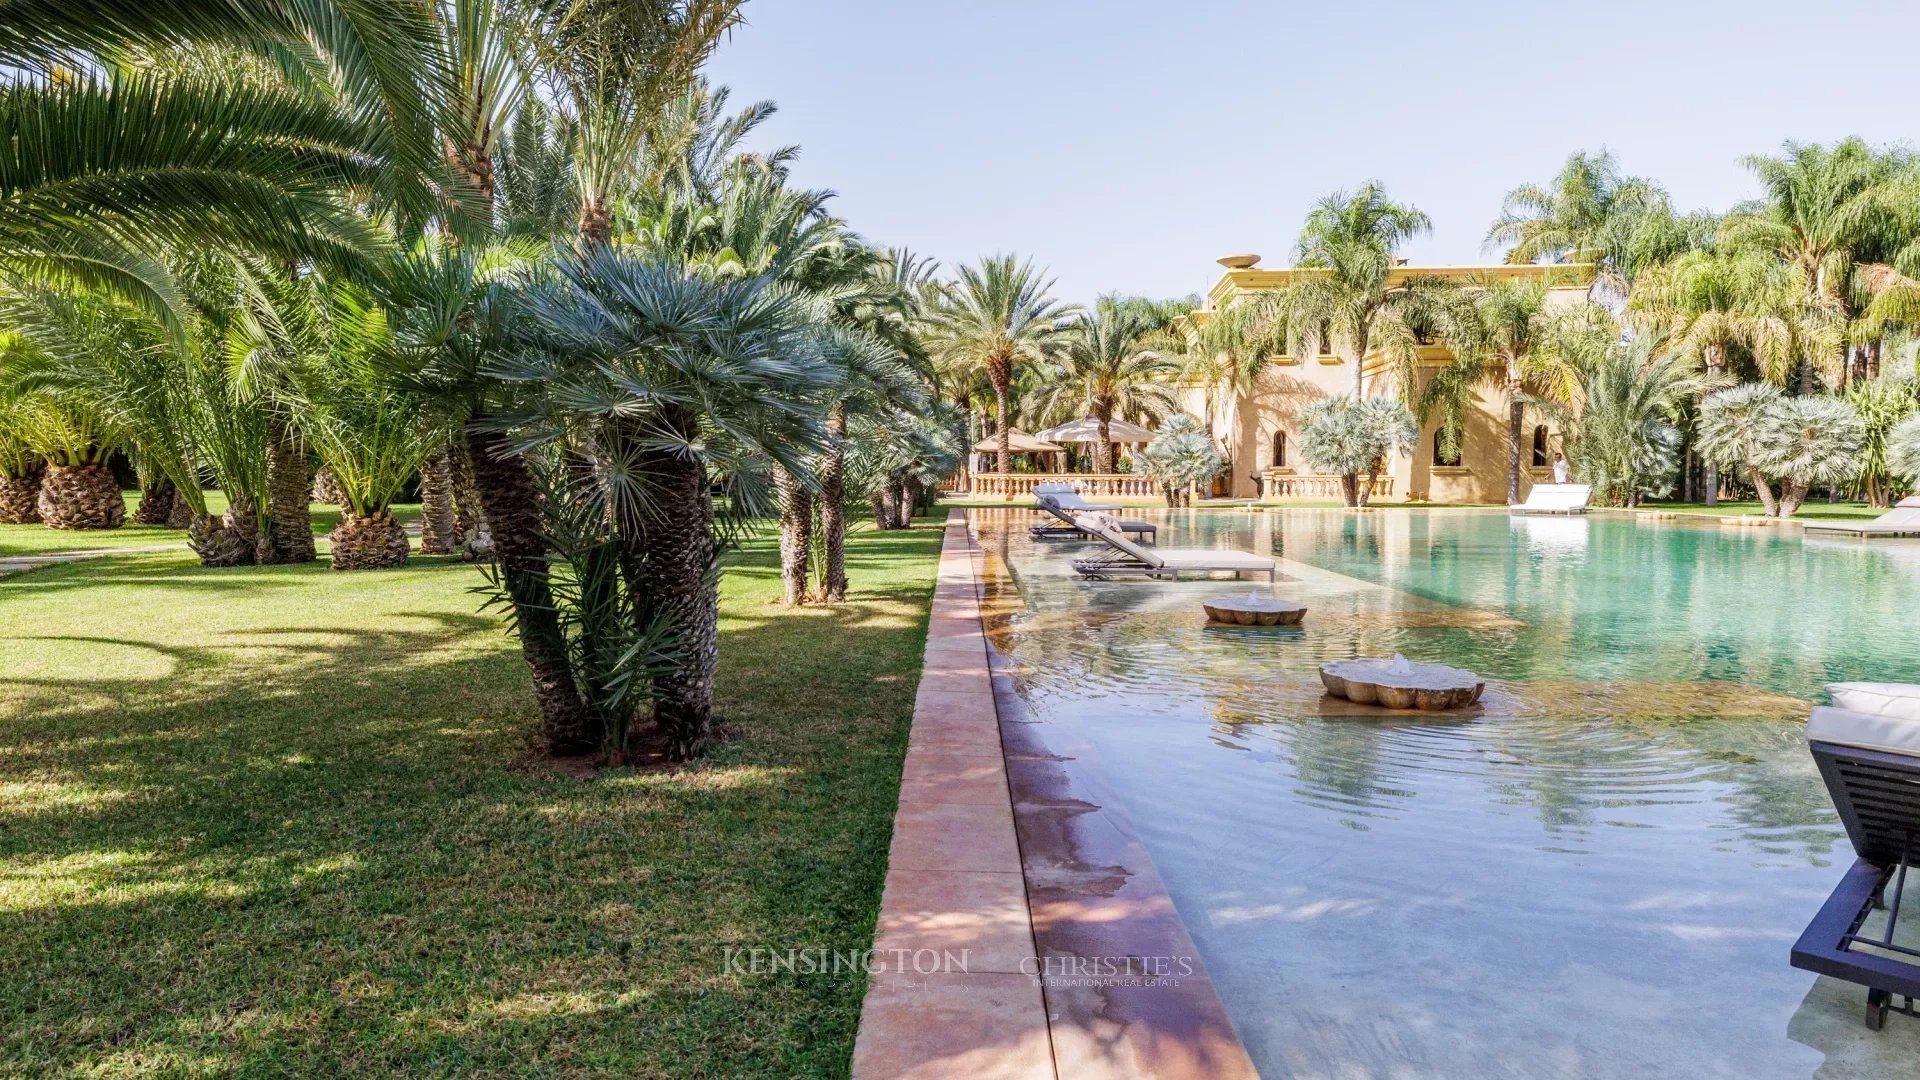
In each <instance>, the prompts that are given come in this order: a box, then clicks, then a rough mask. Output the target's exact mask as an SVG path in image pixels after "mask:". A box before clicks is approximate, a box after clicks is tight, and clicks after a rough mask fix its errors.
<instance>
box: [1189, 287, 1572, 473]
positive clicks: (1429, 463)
mask: <svg viewBox="0 0 1920 1080" xmlns="http://www.w3.org/2000/svg"><path fill="white" fill-rule="evenodd" d="M1220 261H1221V263H1222V265H1224V266H1226V267H1227V270H1226V272H1225V273H1224V274H1222V275H1221V276H1220V279H1219V280H1218V281H1216V282H1215V283H1214V285H1213V288H1212V289H1210V290H1209V291H1208V292H1207V297H1206V303H1205V305H1204V306H1203V307H1201V308H1200V310H1198V311H1196V312H1195V313H1194V316H1193V317H1194V319H1195V321H1197V322H1204V321H1205V320H1207V319H1209V318H1211V317H1212V315H1213V313H1214V312H1217V311H1220V310H1223V309H1224V308H1226V307H1227V306H1228V305H1230V304H1233V303H1236V302H1239V301H1241V300H1243V299H1244V298H1245V297H1247V296H1249V295H1250V294H1255V293H1260V292H1263V291H1266V290H1270V289H1279V288H1284V287H1286V286H1287V285H1289V284H1291V283H1292V282H1293V281H1295V280H1296V279H1297V277H1298V276H1300V275H1304V274H1312V273H1315V271H1312V270H1298V269H1275V270H1264V269H1259V268H1257V267H1255V266H1253V265H1251V264H1252V263H1253V262H1256V261H1257V259H1255V257H1253V256H1236V257H1231V258H1227V259H1222V260H1220ZM1412 277H1439V278H1447V279H1451V280H1455V281H1458V282H1460V283H1461V284H1462V285H1465V286H1467V287H1472V286H1474V285H1476V284H1483V283H1487V282H1493V281H1499V280H1514V279H1521V280H1527V279H1532V280H1542V281H1545V282H1547V283H1548V285H1549V288H1550V290H1551V291H1550V294H1549V300H1548V302H1549V304H1552V305H1556V306H1558V305H1572V304H1577V303H1580V302H1581V301H1583V300H1584V299H1585V298H1586V295H1587V291H1588V289H1589V287H1590V286H1591V285H1592V281H1593V273H1592V269H1591V268H1590V267H1582V266H1566V265H1558V266H1442V267H1436V266H1401V267H1398V268H1396V269H1395V270H1394V271H1393V277H1392V278H1391V279H1390V284H1391V283H1392V282H1397V281H1403V280H1406V279H1407V278H1412ZM1453 359H1454V356H1453V354H1452V353H1451V352H1450V351H1448V350H1447V348H1446V347H1445V346H1444V345H1441V344H1434V345H1429V346H1425V347H1423V348H1422V349H1421V352H1420V376H1419V377H1420V385H1421V387H1422V388H1423V389H1424V388H1425V386H1426V383H1427V381H1428V380H1430V379H1431V378H1432V377H1433V374H1434V373H1435V372H1437V371H1439V370H1440V369H1441V368H1443V367H1445V366H1446V365H1448V364H1450V363H1452V362H1453ZM1268 361H1269V362H1268V364H1267V367H1266V369H1265V370H1264V371H1263V372H1262V374H1261V375H1260V377H1259V378H1258V379H1257V380H1256V381H1255V382H1254V384H1253V385H1252V386H1251V387H1249V388H1246V389H1244V390H1237V389H1235V388H1233V387H1230V386H1227V385H1225V384H1219V385H1213V386H1207V385H1202V384H1193V385H1188V386H1186V387H1184V388H1183V398H1182V402H1181V404H1182V407H1183V408H1184V409H1185V410H1186V411H1187V412H1189V413H1191V414H1192V415H1194V416H1195V417H1198V418H1201V419H1202V420H1204V421H1206V422H1207V423H1208V424H1209V425H1211V427H1212V430H1213V435H1214V438H1215V440H1216V441H1217V442H1218V443H1219V444H1220V446H1221V448H1222V450H1223V451H1224V452H1225V453H1226V455H1227V457H1228V460H1229V461H1230V462H1231V470H1230V471H1231V475H1230V476H1229V477H1226V478H1223V480H1222V481H1221V482H1220V483H1219V485H1218V486H1217V487H1216V489H1215V494H1217V495H1225V496H1230V497H1233V498H1242V499H1245V498H1262V499H1269V500H1287V499H1330V498H1339V497H1340V486H1339V479H1338V478H1337V477H1331V476H1327V475H1324V474H1318V473H1316V472H1315V471H1314V470H1313V469H1312V468H1310V467H1309V466H1307V465H1306V463H1305V462H1303V461H1301V460H1300V455H1299V445H1300V423H1299V413H1300V410H1301V408H1302V407H1304V406H1305V405H1307V404H1308V403H1310V402H1312V401H1315V400H1318V399H1320V398H1325V397H1332V396H1338V395H1342V394H1349V393H1351V392H1352V388H1353V366H1352V365H1353V361H1351V360H1349V359H1346V358H1344V357H1342V356H1338V355H1334V354H1333V353H1332V352H1331V351H1329V352H1326V353H1323V355H1320V356H1313V357H1296V356H1284V355H1279V356H1272V357H1269V358H1268ZM1363 363H1364V365H1365V366H1364V368H1363V372H1362V373H1363V377H1364V386H1365V388H1366V393H1367V394H1368V396H1373V395H1377V394H1385V393H1389V392H1390V390H1389V388H1388V386H1387V385H1386V379H1385V378H1384V371H1383V369H1384V363H1383V358H1382V357H1381V356H1380V355H1379V354H1378V353H1377V352H1376V353H1374V354H1372V355H1369V356H1368V357H1366V358H1365V359H1364V361H1363ZM1526 423H1527V427H1526V443H1525V448H1524V451H1523V454H1524V456H1523V458H1522V462H1521V463H1522V465H1523V467H1524V475H1523V478H1522V482H1521V496H1522V497H1523V498H1524V497H1525V495H1526V489H1527V487H1529V486H1530V485H1531V483H1532V482H1534V481H1537V480H1545V479H1547V478H1548V477H1549V476H1550V475H1551V462H1552V459H1553V455H1554V454H1555V453H1557V452H1559V450H1560V447H1561V439H1560V432H1559V431H1558V430H1557V428H1556V427H1555V426H1554V424H1553V423H1552V422H1551V421H1550V420H1548V419H1546V418H1543V417H1536V416H1534V415H1533V414H1532V413H1529V414H1528V417H1527V422H1526ZM1439 426H1440V421H1439V418H1438V417H1430V418H1429V419H1428V420H1427V422H1426V423H1425V425H1424V426H1423V427H1422V429H1421V433H1420V439H1419V441H1418V442H1417V443H1416V444H1415V448H1414V452H1413V453H1412V454H1397V455H1395V456H1394V458H1393V460H1391V461H1389V462H1388V463H1387V469H1386V471H1385V473H1384V474H1383V475H1382V477H1381V479H1380V482H1379V483H1378V484H1377V485H1376V487H1375V489H1374V498H1375V499H1378V500H1383V501H1393V502H1399V501H1405V500H1414V501H1429V502H1452V503H1461V502H1464V503H1504V502H1505V501H1506V498H1507V412H1506V401H1505V395H1504V393H1503V391H1502V390H1501V389H1500V388H1499V387H1497V386H1483V387H1480V388H1479V389H1477V390H1476V391H1475V393H1474V399H1473V405H1472V407H1471V408H1470V409H1469V410H1468V411H1467V416H1466V427H1465V434H1464V438H1463V440H1462V445H1461V448H1460V453H1459V455H1458V456H1457V457H1446V456H1443V455H1442V454H1441V452H1440V446H1439V439H1438V434H1439Z"/></svg>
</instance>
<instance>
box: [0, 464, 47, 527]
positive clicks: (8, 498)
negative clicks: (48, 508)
mask: <svg viewBox="0 0 1920 1080" xmlns="http://www.w3.org/2000/svg"><path fill="white" fill-rule="evenodd" d="M43 470H44V467H43V466H40V465H37V464H36V465H34V466H33V467H32V468H29V469H28V470H26V471H25V472H23V473H19V474H17V475H16V474H13V473H6V472H0V525H34V524H38V523H39V521H40V508H39V507H38V506H36V505H35V503H37V502H38V501H39V499H40V477H41V473H42V472H43Z"/></svg>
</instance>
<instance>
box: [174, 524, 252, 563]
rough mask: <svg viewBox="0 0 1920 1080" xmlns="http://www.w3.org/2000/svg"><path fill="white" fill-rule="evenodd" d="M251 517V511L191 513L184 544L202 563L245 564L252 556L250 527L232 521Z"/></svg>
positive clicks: (249, 561)
mask: <svg viewBox="0 0 1920 1080" xmlns="http://www.w3.org/2000/svg"><path fill="white" fill-rule="evenodd" d="M241 520H247V521H251V520H252V515H249V514H242V515H240V516H239V517H227V518H224V519H223V518H219V517H215V516H214V515H212V514H193V515H191V520H189V521H188V522H187V546H188V547H190V548H192V549H193V553H194V554H195V555H198V556H199V557H200V565H202V566H248V565H251V564H252V563H253V560H254V542H253V536H252V535H251V533H252V530H246V531H243V530H241V529H239V528H236V527H235V525H236V523H237V522H238V521H241Z"/></svg>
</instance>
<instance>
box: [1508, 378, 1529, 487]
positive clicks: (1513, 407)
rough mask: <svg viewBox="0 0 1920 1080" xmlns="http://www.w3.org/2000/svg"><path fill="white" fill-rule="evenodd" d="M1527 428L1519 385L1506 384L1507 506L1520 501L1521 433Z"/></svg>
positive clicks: (1525, 409) (1524, 404)
mask: <svg viewBox="0 0 1920 1080" xmlns="http://www.w3.org/2000/svg"><path fill="white" fill-rule="evenodd" d="M1526 426H1527V406H1526V403H1525V402H1523V401H1521V400H1520V384H1519V383H1517V382H1512V381H1509V382H1508V383H1507V505H1508V506H1512V505H1514V504H1515V503H1518V502H1519V501H1520V444H1521V442H1522V439H1521V432H1522V429H1523V428H1525V427H1526Z"/></svg>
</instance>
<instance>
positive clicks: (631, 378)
mask: <svg viewBox="0 0 1920 1080" xmlns="http://www.w3.org/2000/svg"><path fill="white" fill-rule="evenodd" d="M557 273H558V277H557V280H556V281H555V282H553V283H552V284H551V285H550V286H547V287H545V288H543V289H542V290H540V291H539V292H538V293H537V294H536V295H535V296H534V297H533V298H532V299H531V304H530V309H529V313H530V315H531V320H532V321H531V327H530V329H531V332H532V337H531V340H530V344H531V345H532V346H534V347H533V348H532V349H531V350H529V351H528V352H527V353H525V354H524V355H522V356H520V357H503V358H501V360H500V361H499V362H498V364H497V368H496V369H497V370H498V371H499V372H500V373H501V374H502V375H503V376H505V377H508V378H510V379H512V380H514V381H517V382H521V383H523V384H525V385H528V386H530V387H536V388H538V390H539V391H540V394H541V396H540V399H539V401H538V402H537V403H536V404H535V411H534V413H533V414H532V415H530V416H528V417H527V418H526V420H527V422H528V424H529V425H530V427H529V430H530V431H531V432H532V433H533V436H532V437H533V438H535V439H536V440H540V441H542V442H544V443H545V444H547V445H556V446H557V445H559V444H560V443H561V442H562V441H563V440H564V441H566V442H568V443H575V442H577V441H578V440H579V439H580V438H581V437H582V436H584V437H585V438H586V439H587V440H588V445H590V446H591V447H592V448H593V451H594V453H595V455H596V461H595V463H594V468H593V470H592V472H591V473H590V474H589V475H593V474H597V475H593V480H594V483H595V485H596V486H601V485H603V486H604V491H605V499H606V506H607V510H606V518H605V520H606V521H607V522H608V523H609V525H610V527H611V528H612V529H613V532H614V537H615V544H616V547H617V556H618V559H619V562H620V566H621V577H622V579H623V580H624V583H625V587H626V588H627V589H628V590H629V595H630V599H631V605H632V619H633V626H634V627H636V628H646V627H651V626H656V625H657V626H661V627H664V628H665V630H666V633H667V635H668V637H669V639H670V640H671V642H672V647H673V650H674V654H675V660H674V662H673V663H672V664H670V665H665V666H663V667H661V668H660V669H659V670H656V671H654V672H653V673H652V679H651V687H652V696H653V725H654V733H655V735H656V736H657V737H658V739H659V742H660V749H661V752H662V753H664V754H665V755H666V756H667V757H669V758H671V759H674V760H684V759H686V758H690V757H693V756H695V755H697V754H698V753H699V752H700V751H701V749H702V748H703V747H704V746H705V744H706V741H707V738H708V735H709V732H710V730H711V724H712V715H713V672H714V664H715V661H716V657H717V650H718V637H717V625H718V624H717V620H718V592H717V590H718V569H719V567H718V559H719V555H720V551H721V546H722V545H721V541H720V538H719V537H718V536H717V534H716V529H717V527H718V525H719V524H720V523H717V522H716V520H715V517H714V500H713V499H712V497H711V496H710V494H709V488H710V484H711V480H712V478H713V477H714V476H715V475H717V474H719V475H726V476H729V477H732V478H734V479H735V480H739V479H741V478H742V477H743V476H745V475H746V473H747V471H748V470H747V469H746V468H745V467H744V463H745V462H746V461H748V460H757V461H763V462H768V463H771V464H774V465H779V466H781V467H783V468H786V469H788V470H789V471H791V472H795V473H799V472H802V471H804V469H805V460H806V455H807V454H808V453H809V452H816V451H817V450H818V449H819V448H820V446H821V444H822V442H823V436H824V431H823V424H824V417H825V412H826V398H827V394H828V392H829V391H830V389H831V387H832V384H833V373H832V370H831V366H830V364H829V363H827V362H825V361H824V360H823V358H822V352H823V349H822V344H821V341H820V337H819V333H818V332H819V327H820V320H819V316H818V312H817V310H816V309H815V308H814V307H813V306H812V305H811V304H810V303H809V302H808V301H807V300H806V298H804V297H803V296H801V295H800V294H798V293H796V292H793V291H791V290H787V289H783V288H780V287H779V286H778V285H777V284H776V282H775V281H774V280H773V278H772V277H770V276H768V275H754V276H745V277H741V276H726V275H717V274H714V273H712V272H711V271H710V270H708V269H704V268H702V267H699V266H697V265H694V264H689V263H688V262H686V261H684V260H682V259H679V258H678V257H676V256H673V255H671V254H670V253H654V254H648V255H642V256H632V255H627V254H624V253H622V252H621V251H619V250H618V249H617V248H605V247H594V248H590V249H589V250H588V251H587V252H586V253H585V254H583V255H581V256H580V257H578V258H572V259H567V260H563V261H562V262H561V263H560V264H559V265H558V267H557ZM523 452H524V451H523ZM753 495H754V492H753V491H752V489H751V488H748V487H736V488H735V489H734V497H733V498H732V499H730V500H728V502H727V503H726V506H728V507H729V508H730V509H731V510H732V511H733V512H735V513H751V512H755V511H757V507H756V506H754V505H751V504H752V503H753V501H754V500H753V498H752V496H753ZM638 632H639V631H638V629H636V633H638ZM616 750H617V751H619V752H627V753H631V752H634V751H636V750H637V747H636V746H635V745H628V746H623V747H616Z"/></svg>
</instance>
